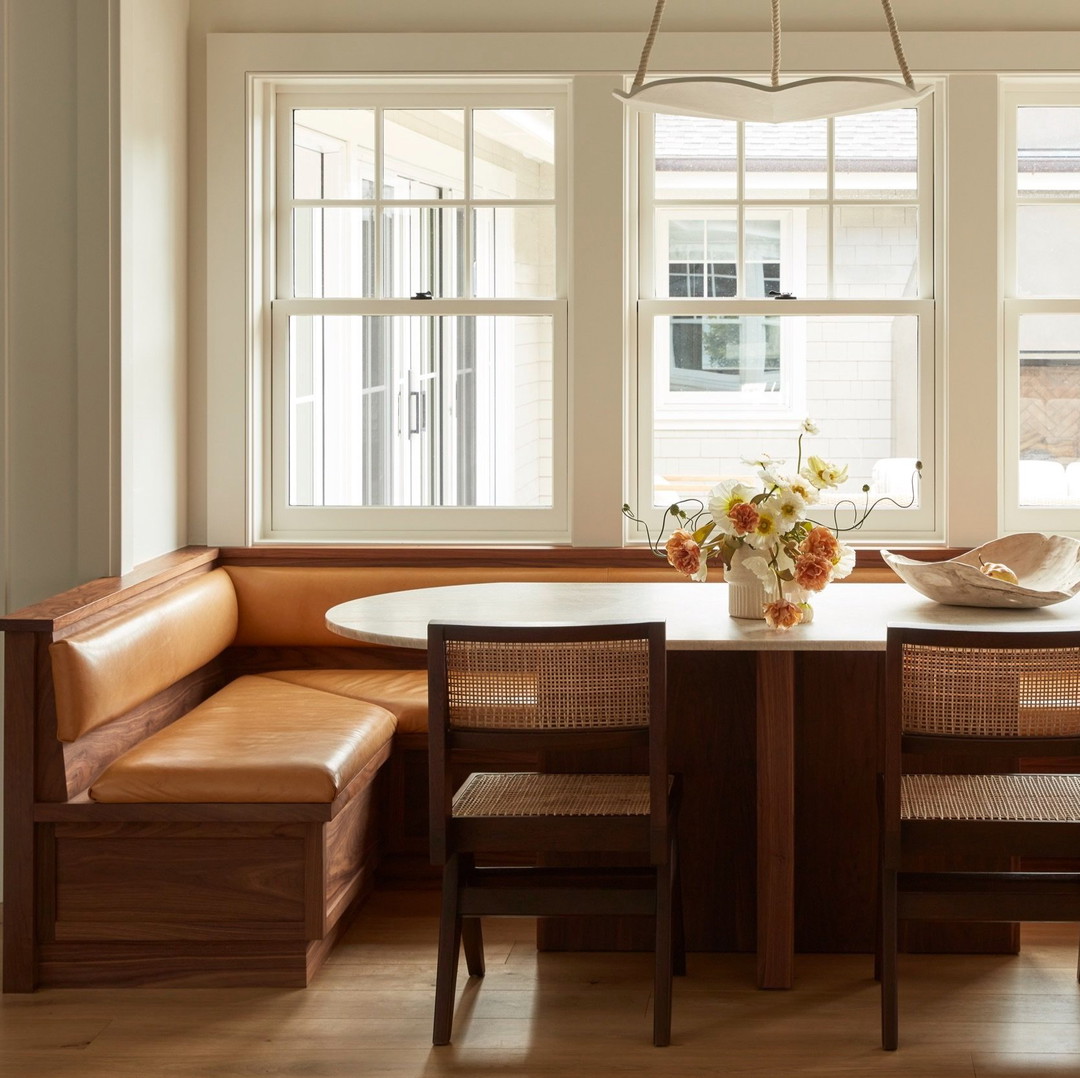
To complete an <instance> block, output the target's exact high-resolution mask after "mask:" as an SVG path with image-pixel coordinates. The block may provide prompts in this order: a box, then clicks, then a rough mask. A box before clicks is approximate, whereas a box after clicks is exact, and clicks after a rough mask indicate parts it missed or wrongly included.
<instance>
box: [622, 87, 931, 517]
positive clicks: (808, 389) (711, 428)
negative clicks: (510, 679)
mask: <svg viewBox="0 0 1080 1078" xmlns="http://www.w3.org/2000/svg"><path fill="white" fill-rule="evenodd" d="M933 115H934V114H933V100H932V99H926V100H924V101H923V102H921V103H919V104H918V105H916V106H914V107H907V108H902V109H896V110H891V111H887V112H879V113H873V114H865V115H856V116H846V117H838V118H835V119H823V120H815V121H810V122H803V123H789V124H757V123H741V122H735V121H726V120H715V119H713V120H710V119H701V118H695V117H686V116H674V115H664V114H658V115H655V116H649V115H646V116H642V117H641V118H640V119H639V120H638V128H637V138H638V162H639V167H638V181H639V182H638V191H639V199H638V216H637V235H638V248H639V258H638V262H637V266H638V281H639V292H638V295H639V300H638V314H639V323H638V372H639V375H638V380H637V385H638V394H637V399H638V417H637V429H638V439H637V445H638V452H637V459H636V472H637V481H636V490H635V494H636V504H637V505H638V506H652V507H654V509H653V520H654V521H655V520H657V519H658V516H659V513H660V511H661V510H662V509H663V508H664V507H666V506H668V505H670V504H671V503H672V502H673V501H675V500H677V499H679V498H683V497H699V496H701V495H703V494H705V493H706V492H707V491H708V490H709V488H710V487H711V486H712V485H713V484H715V483H717V482H719V481H721V480H724V479H728V478H735V477H746V478H748V479H752V478H754V469H753V467H752V466H751V465H748V464H747V463H746V461H745V460H744V458H746V457H749V458H751V459H760V457H761V456H762V454H769V455H770V456H772V457H774V458H778V459H782V460H786V461H787V463H788V465H789V467H793V466H794V464H795V460H794V451H795V444H796V439H797V437H798V433H799V429H800V425H801V423H802V421H803V420H804V419H805V418H807V417H809V418H811V419H812V420H814V421H815V422H816V424H817V426H818V427H819V429H820V435H819V436H817V437H815V438H813V439H812V441H811V442H809V443H807V446H806V449H807V450H808V451H809V452H812V453H815V454H817V455H818V456H821V457H823V458H825V459H828V460H832V461H835V462H836V463H838V464H842V465H847V466H848V468H849V481H848V482H847V483H846V484H845V486H844V495H843V496H845V497H846V496H850V495H854V497H855V499H856V500H857V501H858V502H859V504H860V505H861V504H862V493H861V491H862V487H863V486H864V485H865V486H868V487H869V488H870V491H871V497H873V498H877V497H881V496H884V497H886V498H892V499H893V501H886V502H883V503H882V505H881V507H880V508H879V510H878V511H876V512H875V513H874V514H873V516H872V517H871V520H870V525H869V526H868V527H867V528H866V529H865V531H866V533H867V535H872V534H874V533H879V534H890V535H892V536H897V535H905V534H906V535H908V536H910V537H912V538H915V537H916V536H924V535H929V534H931V533H932V532H933V529H934V527H935V521H934V517H933V497H932V487H931V485H930V484H931V483H932V475H933V467H932V461H933V456H934V366H935V364H934V355H935V337H936V327H935V304H934V288H935V279H934V278H935V262H934V243H933V238H934V212H933V206H934V191H935V184H934V179H933V157H934V118H933ZM917 461H922V462H923V463H924V476H925V478H924V479H923V481H922V482H921V483H919V482H914V481H913V477H914V474H915V470H916V469H915V466H916V462H917ZM835 500H836V499H834V501H835ZM900 504H902V505H908V504H910V506H911V507H910V508H908V509H903V510H902V509H900V508H898V505H900ZM834 507H835V506H829V505H827V504H826V505H825V506H823V507H819V508H821V509H822V510H823V513H824V516H823V517H822V519H823V520H827V522H830V523H831V522H833V518H832V516H831V514H832V511H833V508H834ZM837 512H838V513H839V514H840V518H839V519H840V523H841V524H843V523H844V521H845V519H846V517H847V515H848V514H849V512H850V506H848V507H847V509H845V508H844V507H843V506H840V507H839V508H837ZM818 515H819V516H821V515H822V514H820V513H819V514H818ZM871 527H872V528H873V532H871V530H870V529H871Z"/></svg>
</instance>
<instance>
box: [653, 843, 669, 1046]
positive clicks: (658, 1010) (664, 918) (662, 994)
mask: <svg viewBox="0 0 1080 1078" xmlns="http://www.w3.org/2000/svg"><path fill="white" fill-rule="evenodd" d="M673 871H674V867H673V866H672V865H671V864H670V863H669V864H666V865H657V866H656V955H655V961H656V967H655V971H654V975H653V1044H654V1045H656V1047H657V1048H663V1047H665V1046H666V1045H668V1044H670V1043H671V971H672V951H673V942H674V941H673V938H672V916H671V913H672V876H673Z"/></svg>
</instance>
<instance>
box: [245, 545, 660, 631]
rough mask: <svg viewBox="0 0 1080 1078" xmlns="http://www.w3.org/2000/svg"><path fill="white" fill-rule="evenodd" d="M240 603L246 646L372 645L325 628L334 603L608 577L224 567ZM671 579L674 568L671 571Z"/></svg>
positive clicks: (571, 572) (573, 572)
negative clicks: (499, 583)
mask: <svg viewBox="0 0 1080 1078" xmlns="http://www.w3.org/2000/svg"><path fill="white" fill-rule="evenodd" d="M225 571H226V572H227V573H228V574H229V576H231V577H232V582H233V586H234V587H235V588H236V597H237V600H238V602H239V604H240V626H239V628H238V629H237V631H236V643H237V644H238V645H240V646H247V647H327V646H337V647H342V646H346V647H372V646H373V645H371V644H363V643H361V642H360V641H357V640H348V639H346V638H345V637H343V636H338V635H337V634H336V633H332V632H331V631H330V630H329V629H327V628H326V612H327V610H329V609H330V607H332V606H337V605H338V603H344V602H347V601H348V600H349V599H359V598H360V597H361V596H364V595H378V594H380V593H381V592H385V591H409V590H411V589H413V588H437V587H444V586H449V585H451V584H486V583H488V582H489V581H493V580H505V581H517V580H544V581H547V580H556V581H572V582H574V581H589V580H600V581H602V580H608V579H610V577H609V575H608V573H609V571H608V570H607V569H605V568H598V569H506V568H498V569H485V568H479V569H475V568H474V569H446V568H441V567H436V568H431V569H425V568H420V569H417V568H415V567H403V568H400V569H399V568H377V567H375V568H367V567H346V568H318V569H314V568H305V567H292V566H273V567H269V566H268V567H260V566H232V565H230V566H226V567H225ZM669 573H670V575H671V576H672V577H674V575H675V574H674V572H673V571H671V570H669Z"/></svg>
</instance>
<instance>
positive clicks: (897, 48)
mask: <svg viewBox="0 0 1080 1078" xmlns="http://www.w3.org/2000/svg"><path fill="white" fill-rule="evenodd" d="M881 6H882V7H883V8H884V9H885V21H886V22H887V23H888V25H889V37H891V38H892V47H893V52H895V53H896V63H897V65H898V66H899V68H900V74H901V75H903V76H904V85H905V86H907V88H908V89H909V90H914V89H915V83H914V81H913V80H912V78H911V71H910V70H909V68H908V65H907V60H906V59H905V58H904V46H903V44H902V42H901V41H900V30H899V28H898V27H897V25H896V17H895V16H894V15H893V10H892V4H891V3H890V2H889V0H881Z"/></svg>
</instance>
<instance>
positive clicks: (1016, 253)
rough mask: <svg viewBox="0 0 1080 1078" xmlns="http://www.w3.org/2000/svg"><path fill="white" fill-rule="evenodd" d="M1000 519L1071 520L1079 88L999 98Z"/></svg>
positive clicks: (1060, 523)
mask: <svg viewBox="0 0 1080 1078" xmlns="http://www.w3.org/2000/svg"><path fill="white" fill-rule="evenodd" d="M1002 111H1003V114H1004V120H1005V133H1006V137H1005V147H1006V149H1005V159H1006V168H1005V170H1004V171H1005V179H1004V194H1005V199H1004V201H1005V218H1006V219H1005V228H1004V232H1005V252H1006V258H1005V320H1004V321H1005V335H1004V336H1005V348H1004V353H1005V363H1004V367H1005V389H1006V391H1005V393H1004V401H1005V415H1004V430H1005V441H1004V445H1005V450H1004V466H1005V467H1004V473H1005V477H1006V483H1005V499H1004V505H1005V513H1004V517H1005V526H1006V529H1007V530H1010V531H1024V530H1050V531H1054V530H1057V531H1075V529H1076V527H1077V522H1078V521H1080V512H1078V511H1080V254H1078V252H1080V92H1077V90H1076V89H1075V88H1072V89H1069V90H1066V89H1060V88H1055V87H1053V86H1048V87H1046V88H1044V89H1038V90H1036V89H1030V88H1029V89H1018V90H1016V91H1015V92H1010V93H1007V94H1006V95H1005V96H1004V98H1003V109H1002Z"/></svg>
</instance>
